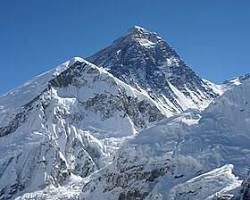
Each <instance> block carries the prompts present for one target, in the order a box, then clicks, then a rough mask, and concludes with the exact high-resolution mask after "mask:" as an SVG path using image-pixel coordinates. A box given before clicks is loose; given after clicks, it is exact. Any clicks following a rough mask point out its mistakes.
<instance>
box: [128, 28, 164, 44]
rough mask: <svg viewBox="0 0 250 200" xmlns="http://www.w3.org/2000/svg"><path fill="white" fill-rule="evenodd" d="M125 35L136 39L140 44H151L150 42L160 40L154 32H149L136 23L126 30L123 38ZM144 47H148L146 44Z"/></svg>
mask: <svg viewBox="0 0 250 200" xmlns="http://www.w3.org/2000/svg"><path fill="white" fill-rule="evenodd" d="M127 37H129V38H132V39H133V40H136V41H138V42H139V43H142V44H144V43H145V42H146V43H150V44H152V43H157V42H158V41H160V40H162V39H161V37H160V36H159V35H158V34H157V33H156V32H151V31H149V30H147V29H145V28H143V27H141V26H137V25H135V26H133V27H131V28H130V29H129V30H128V33H127V34H126V36H125V38H127ZM141 40H143V41H141ZM146 40H147V41H146ZM143 46H144V45H143ZM146 47H148V45H146Z"/></svg>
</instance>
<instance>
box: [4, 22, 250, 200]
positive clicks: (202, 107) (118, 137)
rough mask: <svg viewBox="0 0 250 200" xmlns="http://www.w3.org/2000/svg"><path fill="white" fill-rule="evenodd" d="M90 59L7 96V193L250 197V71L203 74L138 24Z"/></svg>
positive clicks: (40, 199) (39, 197)
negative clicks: (220, 76) (220, 79)
mask: <svg viewBox="0 0 250 200" xmlns="http://www.w3.org/2000/svg"><path fill="white" fill-rule="evenodd" d="M87 60H88V61H87ZM87 60H85V59H82V58H79V57H75V58H72V59H71V60H69V61H67V62H65V63H63V64H61V65H59V66H58V67H56V68H54V69H52V70H50V71H48V72H45V73H43V74H41V75H39V76H36V77H34V78H33V79H32V80H30V81H28V82H26V83H25V84H23V85H22V86H20V87H18V88H17V89H14V90H12V91H10V92H8V93H7V94H5V95H3V96H1V97H0V152H1V155H2V156H1V158H0V200H6V199H15V200H28V199H29V200H33V199H36V200H44V199H46V200H47V199H51V200H54V199H60V200H79V199H82V200H90V199H103V200H113V199H114V200H115V199H119V200H133V199H148V200H149V199H150V200H151V199H167V200H170V199H171V200H179V199H181V200H185V199H197V200H201V199H202V200H203V199H216V198H217V200H219V199H220V200H221V199H223V198H224V199H225V198H228V197H230V198H231V197H233V196H234V197H233V198H236V197H237V198H238V197H239V198H241V197H240V196H242V198H243V197H244V198H245V197H246V198H247V197H248V194H249V190H248V186H249V184H248V183H249V178H248V175H247V174H248V171H249V168H248V166H249V160H250V154H249V152H250V146H249V144H250V143H249V142H250V136H249V134H248V130H249V129H250V123H249V122H250V121H249V119H250V107H249V101H250V96H249V94H250V91H249V90H250V77H249V75H246V76H242V77H238V78H235V79H232V80H229V81H226V82H225V83H223V84H221V85H217V84H214V83H212V82H210V81H208V80H205V79H202V78H200V77H199V76H198V75H196V74H195V73H194V72H193V71H192V69H191V68H190V67H188V66H187V65H186V64H185V63H184V61H183V60H182V59H181V58H180V56H179V55H178V54H177V53H176V52H175V51H174V49H173V48H171V47H170V46H169V45H168V44H167V43H166V42H165V41H164V40H163V39H162V38H161V37H160V36H159V35H158V34H156V33H153V32H150V31H147V30H146V29H144V28H142V27H138V26H135V27H133V28H131V29H130V31H129V32H128V33H127V34H125V35H124V36H123V37H121V38H119V39H117V40H115V41H114V42H113V44H112V45H111V46H109V47H107V48H105V49H103V50H101V51H100V52H98V53H96V54H95V55H93V56H90V57H89V58H87ZM243 179H244V180H245V181H244V182H242V180H243ZM237 200H238V199H237Z"/></svg>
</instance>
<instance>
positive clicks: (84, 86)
mask: <svg viewBox="0 0 250 200" xmlns="http://www.w3.org/2000/svg"><path fill="white" fill-rule="evenodd" d="M8 99H9V100H8ZM0 105H1V120H0V122H1V123H0V136H1V137H0V152H1V155H4V156H1V159H0V199H9V198H12V197H13V196H16V195H17V194H21V193H24V192H30V191H35V190H38V189H42V188H44V187H45V186H47V185H50V184H52V185H54V186H59V185H61V184H62V183H63V182H65V181H66V180H67V179H69V178H70V177H72V176H77V177H85V176H87V175H89V174H91V173H92V172H94V171H95V170H97V169H99V168H100V167H102V166H105V165H106V164H107V163H109V162H110V160H111V159H112V157H113V155H114V153H115V152H116V150H117V149H118V147H119V145H120V144H121V143H122V142H123V140H124V139H125V138H126V137H131V136H133V135H134V134H135V133H136V132H138V131H139V130H141V129H142V128H145V127H147V126H150V125H152V124H153V123H155V122H157V121H159V120H160V119H162V118H163V117H164V114H163V113H162V112H161V111H160V110H159V108H158V106H157V105H156V104H155V102H154V101H152V100H151V99H150V98H148V97H147V96H145V95H144V94H143V93H141V92H140V91H138V90H136V89H134V88H132V87H131V86H129V85H127V84H125V83H123V82H122V81H120V80H119V79H117V78H115V77H113V75H111V74H110V73H108V72H106V71H105V70H103V69H101V68H98V67H96V66H95V65H93V64H91V63H89V62H87V61H85V60H83V59H81V58H73V59H72V60H70V61H68V62H66V63H64V64H63V65H61V66H59V67H57V68H56V69H55V70H52V71H50V72H47V73H44V74H42V75H40V76H38V77H35V79H33V80H32V81H30V82H28V83H26V84H24V85H23V86H22V87H20V88H18V89H16V90H13V91H11V92H10V93H8V94H6V95H5V96H3V97H1V98H0Z"/></svg>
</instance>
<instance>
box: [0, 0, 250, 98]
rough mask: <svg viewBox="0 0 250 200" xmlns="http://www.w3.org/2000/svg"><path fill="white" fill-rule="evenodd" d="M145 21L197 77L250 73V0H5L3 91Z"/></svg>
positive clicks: (1, 10)
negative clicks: (172, 48) (173, 49)
mask: <svg viewBox="0 0 250 200" xmlns="http://www.w3.org/2000/svg"><path fill="white" fill-rule="evenodd" d="M133 25H140V26H143V27H145V28H147V29H149V30H152V31H155V32H158V33H159V34H160V35H161V36H162V37H163V38H164V39H165V40H166V41H167V42H168V43H169V44H170V45H171V46H173V47H174V48H175V49H176V51H177V52H178V53H179V54H180V55H181V57H182V58H183V59H184V60H185V62H186V63H187V64H189V65H190V66H191V67H192V68H193V69H194V71H195V72H196V73H198V74H199V75H200V76H202V77H204V78H206V79H209V80H211V81H214V82H222V81H223V80H225V79H228V78H231V77H234V76H238V75H241V74H245V73H247V72H250V62H249V58H250V50H249V46H250V1H249V0H23V1H21V0H1V1H0V45H1V46H0V62H1V64H0V94H3V93H5V92H7V91H8V90H10V89H12V88H14V87H16V86H18V85H20V84H22V83H23V82H25V81H26V80H29V79H31V78H32V77H33V76H34V75H38V74H40V73H42V72H44V71H46V70H48V69H50V68H53V67H55V66H56V65H58V64H60V63H62V62H64V61H65V60H67V59H69V58H71V57H73V56H81V57H86V56H88V55H91V54H92V53H94V52H96V51H97V50H99V49H101V48H103V47H105V46H107V45H108V44H110V43H111V42H112V41H113V40H114V39H116V38H117V37H119V36H121V35H123V34H124V33H125V32H126V31H127V30H128V29H129V28H130V27H131V26H133Z"/></svg>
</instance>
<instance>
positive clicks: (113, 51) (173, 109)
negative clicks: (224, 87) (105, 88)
mask: <svg viewBox="0 0 250 200" xmlns="http://www.w3.org/2000/svg"><path fill="white" fill-rule="evenodd" d="M87 60H89V61H90V62H92V63H95V64H97V65H99V66H102V67H104V68H105V69H107V70H108V71H109V72H110V73H112V74H113V75H114V76H115V77H118V78H119V79H120V80H122V81H124V82H126V83H127V84H130V85H132V86H134V87H136V88H137V89H139V90H145V92H146V93H147V94H148V95H149V96H151V97H152V98H153V99H154V100H155V101H156V102H157V103H158V104H160V105H162V107H163V108H164V110H165V111H166V112H167V113H169V116H172V115H173V114H176V113H180V112H182V111H183V110H186V109H189V108H198V109H203V108H205V107H206V106H207V105H208V104H209V103H210V102H211V100H212V99H213V98H215V97H216V96H218V93H217V91H216V90H214V89H213V87H212V88H211V85H209V84H207V83H206V82H205V81H203V80H202V79H201V78H199V76H197V75H196V74H195V73H194V72H193V71H192V70H191V68H189V67H188V66H187V65H186V64H185V63H184V62H183V60H182V59H181V58H180V56H179V55H178V54H177V53H176V52H175V51H174V49H173V48H171V47H170V46H169V45H168V44H167V43H166V42H165V41H164V40H163V39H162V38H161V37H160V36H159V35H158V34H156V33H153V32H149V31H147V30H146V29H144V28H142V27H138V26H134V27H133V28H131V29H130V31H129V32H128V33H127V34H126V35H125V36H123V37H121V38H119V39H117V40H115V41H114V42H113V44H111V45H110V46H109V47H107V48H105V49H103V50H101V51H99V52H97V53H96V54H94V55H93V56H90V57H89V58H87Z"/></svg>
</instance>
